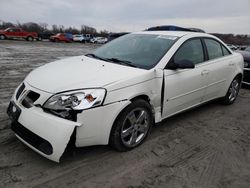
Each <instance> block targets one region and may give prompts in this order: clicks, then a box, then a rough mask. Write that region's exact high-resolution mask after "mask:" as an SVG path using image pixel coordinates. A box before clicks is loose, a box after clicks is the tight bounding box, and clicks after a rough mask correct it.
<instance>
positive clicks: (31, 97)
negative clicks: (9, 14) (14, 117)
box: [22, 91, 40, 108]
mask: <svg viewBox="0 0 250 188" xmlns="http://www.w3.org/2000/svg"><path fill="white" fill-rule="evenodd" d="M39 97H40V94H38V93H36V92H34V91H29V93H28V94H27V95H26V97H25V98H24V99H23V101H22V105H23V106H24V107H26V108H31V107H32V106H33V104H34V102H35V101H36V100H37V99H38V98H39Z"/></svg>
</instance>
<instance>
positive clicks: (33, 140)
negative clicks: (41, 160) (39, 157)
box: [11, 121, 53, 155]
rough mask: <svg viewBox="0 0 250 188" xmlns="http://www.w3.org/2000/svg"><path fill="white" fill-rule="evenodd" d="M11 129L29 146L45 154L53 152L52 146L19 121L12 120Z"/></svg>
mask: <svg viewBox="0 0 250 188" xmlns="http://www.w3.org/2000/svg"><path fill="white" fill-rule="evenodd" d="M11 129H12V130H13V131H14V132H15V133H16V134H17V135H18V136H19V137H21V138H22V139H23V140H24V141H25V142H27V143H29V144H30V145H31V146H33V147H35V148H36V149H38V150H39V151H41V152H43V153H45V154H46V155H51V154H52V153H53V147H52V145H51V144H50V143H49V142H48V141H47V140H45V139H43V138H41V137H40V136H38V135H36V134H35V133H33V132H31V131H30V130H28V129H27V128H25V127H24V126H23V125H21V124H20V123H18V122H16V121H14V122H13V123H12V124H11Z"/></svg>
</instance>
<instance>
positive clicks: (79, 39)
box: [73, 35, 85, 42]
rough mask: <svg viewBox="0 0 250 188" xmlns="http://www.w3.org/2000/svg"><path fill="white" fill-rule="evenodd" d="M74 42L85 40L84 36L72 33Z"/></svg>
mask: <svg viewBox="0 0 250 188" xmlns="http://www.w3.org/2000/svg"><path fill="white" fill-rule="evenodd" d="M73 41H74V42H85V37H84V36H83V35H73Z"/></svg>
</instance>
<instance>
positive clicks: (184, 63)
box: [166, 59, 195, 70]
mask: <svg viewBox="0 0 250 188" xmlns="http://www.w3.org/2000/svg"><path fill="white" fill-rule="evenodd" d="M193 68H195V65H194V63H193V62H192V61H189V60H186V59H183V60H180V61H177V62H174V61H171V62H169V63H168V64H167V66H166V69H171V70H176V69H193Z"/></svg>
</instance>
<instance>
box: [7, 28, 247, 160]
mask: <svg viewBox="0 0 250 188" xmlns="http://www.w3.org/2000/svg"><path fill="white" fill-rule="evenodd" d="M242 76H243V58H242V56H241V55H240V54H238V53H234V52H232V51H231V50H230V49H229V48H228V47H227V46H226V45H225V44H224V43H223V42H222V41H221V40H219V39H218V38H216V37H214V36H212V35H209V34H205V33H197V32H196V33H194V32H177V31H144V32H138V33H132V34H128V35H124V36H123V37H120V38H118V39H116V40H113V41H112V42H110V43H107V44H106V45H103V46H102V47H100V48H99V49H97V50H96V51H94V52H93V53H91V54H87V55H82V56H77V57H72V58H67V59H64V60H59V61H55V62H53V63H49V64H46V65H44V66H42V67H40V68H37V69H35V70H33V71H32V72H31V73H30V74H29V75H28V76H27V77H26V78H25V80H24V81H23V83H21V84H20V86H19V87H18V88H17V89H16V91H15V93H14V95H13V97H12V99H11V102H10V105H9V107H8V114H9V116H10V117H11V119H12V130H13V131H14V132H15V134H16V136H17V137H18V138H19V139H20V140H21V141H22V142H24V143H25V144H26V145H28V146H29V147H30V148H32V149H33V150H35V151H36V152H38V153H40V154H41V155H43V156H45V157H47V158H48V159H51V160H53V161H57V162H59V160H60V157H61V156H62V154H63V153H64V151H65V148H66V147H67V145H68V143H69V141H70V140H71V142H72V143H74V145H75V146H76V147H83V146H91V145H107V144H110V145H111V146H112V147H113V148H115V149H116V150H118V151H127V150H130V149H133V148H135V147H137V146H139V145H140V144H142V143H143V141H144V140H145V139H146V137H147V136H148V134H149V132H150V128H151V127H152V125H154V123H158V122H161V121H162V120H164V119H165V118H168V117H170V116H173V115H175V114H177V113H180V112H182V111H185V110H187V109H190V108H193V107H195V106H198V105H201V104H203V103H206V102H207V101H210V100H213V99H217V98H220V99H221V101H222V102H223V103H224V104H232V103H233V102H234V101H235V100H236V97H237V95H238V92H239V89H240V85H241V81H242ZM190 118H192V117H190Z"/></svg>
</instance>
